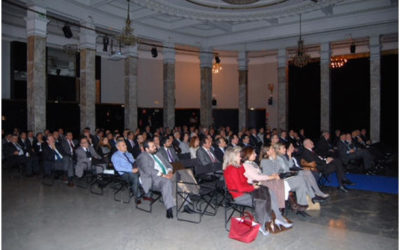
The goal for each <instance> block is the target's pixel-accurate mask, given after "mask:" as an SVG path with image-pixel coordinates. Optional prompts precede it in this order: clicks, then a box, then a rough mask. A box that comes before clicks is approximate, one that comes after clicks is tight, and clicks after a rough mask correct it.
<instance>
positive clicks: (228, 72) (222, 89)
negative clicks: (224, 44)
mask: <svg viewBox="0 0 400 250" xmlns="http://www.w3.org/2000/svg"><path fill="white" fill-rule="evenodd" d="M212 81H213V83H212V86H213V97H215V99H216V100H217V106H216V108H218V109H237V108H238V107H239V72H238V65H237V64H222V71H221V72H219V73H218V74H212Z"/></svg>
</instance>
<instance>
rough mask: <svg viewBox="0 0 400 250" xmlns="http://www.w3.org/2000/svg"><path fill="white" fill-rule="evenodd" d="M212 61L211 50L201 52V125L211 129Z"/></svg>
mask: <svg viewBox="0 0 400 250" xmlns="http://www.w3.org/2000/svg"><path fill="white" fill-rule="evenodd" d="M212 60H213V54H212V51H211V50H203V51H201V52H200V77H201V81H200V125H201V126H202V127H209V126H211V125H212V124H213V119H212V75H211V74H212V72H211V69H212Z"/></svg>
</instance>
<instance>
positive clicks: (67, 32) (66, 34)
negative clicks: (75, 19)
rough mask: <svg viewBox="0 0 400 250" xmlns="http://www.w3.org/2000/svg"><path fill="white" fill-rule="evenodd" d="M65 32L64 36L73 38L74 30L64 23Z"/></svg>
mask: <svg viewBox="0 0 400 250" xmlns="http://www.w3.org/2000/svg"><path fill="white" fill-rule="evenodd" d="M62 30H63V32H64V36H65V37H66V38H68V39H69V38H71V37H72V31H71V27H69V25H68V24H66V25H64V27H63V28H62Z"/></svg>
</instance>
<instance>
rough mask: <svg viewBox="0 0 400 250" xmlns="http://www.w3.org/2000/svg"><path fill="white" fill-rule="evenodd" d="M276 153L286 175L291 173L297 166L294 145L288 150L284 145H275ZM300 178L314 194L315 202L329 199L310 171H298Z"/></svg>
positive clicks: (290, 145)
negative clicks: (293, 155)
mask: <svg viewBox="0 0 400 250" xmlns="http://www.w3.org/2000/svg"><path fill="white" fill-rule="evenodd" d="M274 149H275V151H276V152H277V154H278V160H280V161H281V165H283V166H284V170H285V171H284V173H288V172H290V170H291V169H292V168H293V167H294V166H295V162H296V159H295V158H294V157H292V154H293V152H294V147H293V145H292V144H289V147H288V149H286V147H285V145H283V144H279V143H278V144H275V146H274ZM298 176H300V177H302V178H303V179H304V182H305V183H306V185H307V189H308V190H309V192H310V193H311V192H312V193H314V195H315V198H314V201H318V202H321V201H322V200H323V199H326V198H328V197H329V195H328V194H324V193H323V192H322V191H321V189H319V187H318V184H317V181H316V180H315V177H314V175H313V174H312V173H311V171H310V170H308V169H302V170H298Z"/></svg>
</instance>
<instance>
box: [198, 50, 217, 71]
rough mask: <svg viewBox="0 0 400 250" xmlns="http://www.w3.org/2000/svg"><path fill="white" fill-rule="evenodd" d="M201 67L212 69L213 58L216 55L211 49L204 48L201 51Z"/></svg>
mask: <svg viewBox="0 0 400 250" xmlns="http://www.w3.org/2000/svg"><path fill="white" fill-rule="evenodd" d="M199 57H200V67H201V68H204V67H207V68H211V67H212V62H213V57H214V54H213V52H212V50H211V49H210V48H203V49H202V50H201V51H200V55H199Z"/></svg>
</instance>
